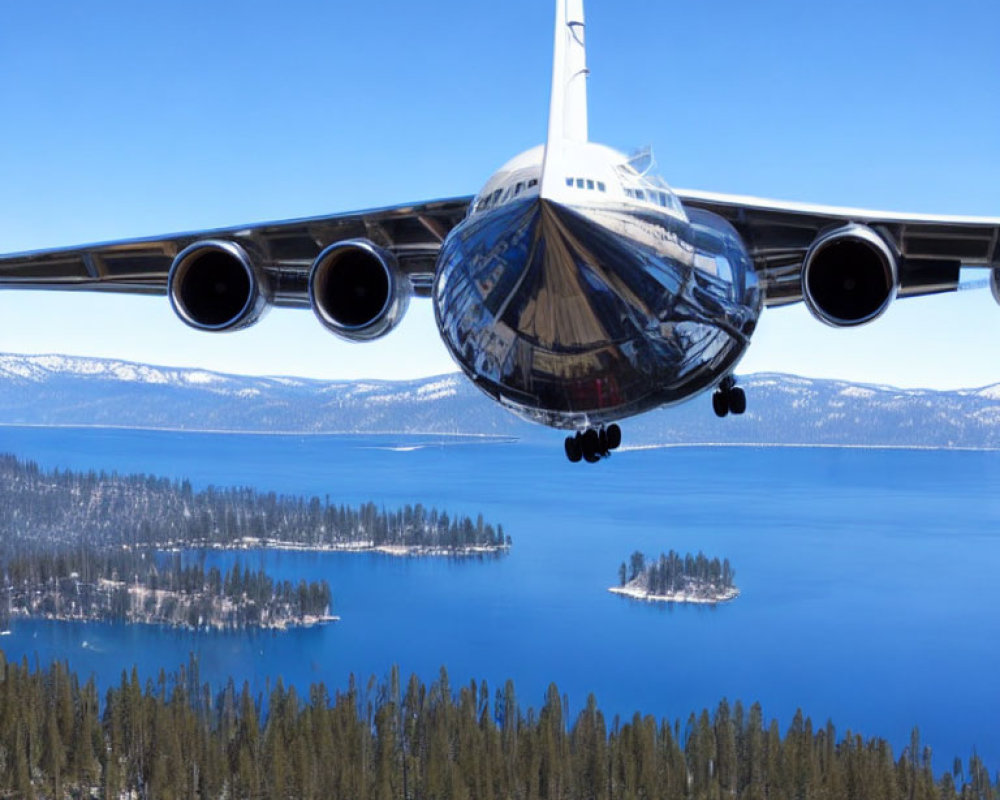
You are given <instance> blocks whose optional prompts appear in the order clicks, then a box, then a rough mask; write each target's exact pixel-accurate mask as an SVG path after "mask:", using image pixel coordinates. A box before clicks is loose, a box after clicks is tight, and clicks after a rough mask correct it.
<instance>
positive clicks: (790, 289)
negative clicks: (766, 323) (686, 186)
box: [676, 190, 1000, 306]
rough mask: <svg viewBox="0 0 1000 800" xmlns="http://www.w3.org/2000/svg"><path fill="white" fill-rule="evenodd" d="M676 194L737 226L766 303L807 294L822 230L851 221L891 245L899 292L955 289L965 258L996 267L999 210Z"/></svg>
mask: <svg viewBox="0 0 1000 800" xmlns="http://www.w3.org/2000/svg"><path fill="white" fill-rule="evenodd" d="M676 194H677V196H678V197H679V198H680V200H681V202H682V203H683V204H684V206H685V207H686V208H689V209H691V208H694V209H703V210H705V211H711V212H713V213H715V214H718V215H719V216H721V217H723V218H724V219H726V220H728V221H729V222H730V223H732V225H733V226H734V227H735V228H736V230H737V231H739V233H740V235H741V236H742V237H743V240H744V241H745V242H746V244H747V246H748V248H749V251H750V255H751V257H752V258H753V260H754V264H755V267H756V271H757V274H758V276H760V278H761V280H762V283H763V287H764V296H765V303H766V304H767V305H769V306H780V305H786V304H788V303H795V302H798V301H800V300H803V299H807V298H806V297H804V280H803V268H804V266H805V264H806V259H807V256H808V255H809V254H810V252H811V251H812V250H813V248H814V245H815V244H816V243H817V242H818V241H820V239H821V237H824V236H825V235H827V234H830V233H833V232H836V231H838V230H846V229H847V228H848V227H849V226H854V227H855V228H856V230H857V231H858V233H859V234H864V233H865V232H867V231H871V232H874V233H875V234H876V235H877V236H878V237H879V239H881V240H882V241H884V242H885V244H886V246H887V247H888V248H889V250H890V251H892V255H893V256H894V257H895V261H896V267H897V278H898V286H897V295H898V296H899V297H910V296H915V295H921V294H933V293H935V292H947V291H953V290H955V289H956V288H958V283H959V269H960V268H961V267H963V266H964V267H985V268H991V267H992V268H993V269H994V270H1000V217H955V216H929V215H923V214H896V213H892V212H882V211H867V210H863V209H856V208H839V207H834V206H816V205H808V204H803V203H787V202H782V201H777V200H763V199H760V198H756V197H744V196H739V195H726V194H715V193H712V192H700V191H690V190H679V191H676ZM872 242H873V244H874V246H878V244H879V243H878V241H876V240H874V239H873V240H872ZM996 274H997V273H994V276H993V277H992V279H991V280H992V283H993V286H994V292H995V293H996V292H997V278H996ZM997 299H998V302H1000V296H998V298H997Z"/></svg>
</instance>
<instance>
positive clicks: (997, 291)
mask: <svg viewBox="0 0 1000 800" xmlns="http://www.w3.org/2000/svg"><path fill="white" fill-rule="evenodd" d="M990 291H991V292H992V293H993V299H994V300H996V301H997V304H998V305H1000V267H994V268H993V269H991V270H990Z"/></svg>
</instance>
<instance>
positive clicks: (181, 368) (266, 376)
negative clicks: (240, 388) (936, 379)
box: [0, 351, 1000, 409]
mask: <svg viewBox="0 0 1000 800" xmlns="http://www.w3.org/2000/svg"><path fill="white" fill-rule="evenodd" d="M6 358H16V359H24V360H30V359H46V358H58V359H67V360H68V359H77V360H81V361H100V362H106V363H118V364H127V365H129V366H135V367H149V368H152V369H157V370H175V371H178V372H204V373H208V374H211V375H219V376H224V377H229V378H248V379H261V380H278V381H281V380H293V381H302V382H304V383H314V384H315V383H319V384H351V383H386V384H402V383H429V382H433V381H435V380H439V379H441V378H451V377H455V378H458V379H459V380H462V381H468V378H467V377H466V376H465V374H464V373H463V372H462V371H461V370H460V369H458V368H456V369H454V370H451V371H448V372H438V373H435V374H432V375H422V376H418V377H414V378H385V377H358V378H317V377H314V376H308V375H295V374H291V373H249V372H233V371H227V370H224V369H216V368H210V367H197V366H194V367H192V366H186V365H181V364H164V363H154V362H150V361H137V360H134V359H129V358H114V357H107V356H87V355H75V354H72V353H54V352H49V353H12V352H3V351H0V360H3V359H6ZM734 374H735V375H736V376H737V378H741V379H753V378H760V377H767V376H777V377H784V378H796V379H802V380H808V381H823V382H828V383H843V384H848V385H851V386H865V387H872V388H877V389H891V390H895V391H901V392H935V393H939V394H949V393H976V392H981V391H982V390H984V389H992V388H993V387H1000V381H996V382H993V383H986V384H979V385H972V386H960V387H955V388H938V387H934V386H898V385H896V384H893V383H885V382H877V381H864V380H852V379H849V378H838V377H828V376H821V375H804V374H802V373H798V372H785V371H782V370H755V371H753V372H741V371H739V370H737V371H736V372H735V373H734ZM469 385H470V386H472V383H471V382H469ZM702 396H704V397H707V396H708V394H707V393H704V394H703V395H695V397H694V398H691V399H690V400H687V401H685V402H684V403H681V404H679V405H687V404H688V403H690V402H697V398H698V397H702ZM671 407H673V406H664V407H663V408H668V409H669V408H671Z"/></svg>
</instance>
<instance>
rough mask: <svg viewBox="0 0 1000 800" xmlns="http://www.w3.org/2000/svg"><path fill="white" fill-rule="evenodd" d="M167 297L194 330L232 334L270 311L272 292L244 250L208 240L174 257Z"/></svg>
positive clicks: (261, 271) (265, 278)
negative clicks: (230, 332)
mask: <svg viewBox="0 0 1000 800" xmlns="http://www.w3.org/2000/svg"><path fill="white" fill-rule="evenodd" d="M167 296H168V297H169V298H170V305H171V306H172V307H173V309H174V312H175V313H176V314H177V316H178V317H180V318H181V320H182V321H184V322H185V323H187V324H188V325H190V326H191V327H192V328H195V329H197V330H200V331H212V332H219V331H235V330H241V329H243V328H248V327H250V326H251V325H253V324H254V323H256V322H257V321H258V320H260V318H261V317H262V316H263V315H264V313H265V312H266V311H267V310H268V308H269V306H270V298H271V289H270V285H269V281H268V278H267V276H266V275H265V274H264V272H263V270H261V269H260V268H259V267H258V266H256V264H255V262H254V261H253V260H252V259H251V258H250V256H249V255H247V252H246V251H245V250H244V249H243V248H242V247H240V246H239V245H238V244H234V243H233V242H227V241H224V240H219V239H209V240H206V241H201V242H195V243H194V244H192V245H190V246H188V247H186V248H184V249H183V250H182V251H181V252H180V253H178V254H177V258H175V259H174V262H173V265H172V266H171V267H170V272H169V273H168V275H167Z"/></svg>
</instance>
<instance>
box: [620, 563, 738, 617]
mask: <svg viewBox="0 0 1000 800" xmlns="http://www.w3.org/2000/svg"><path fill="white" fill-rule="evenodd" d="M735 575H736V573H735V572H733V569H732V567H731V566H730V564H729V559H728V558H725V559H723V560H722V561H719V559H718V558H712V559H709V558H707V557H706V556H705V554H704V553H702V552H700V551H699V553H698V555H696V556H692V555H691V554H690V553H688V554H687V555H685V556H683V557H681V555H680V554H678V553H676V552H674V551H673V550H671V551H670V552H669V553H665V554H663V553H661V554H660V557H659V559H648V558H647V557H646V556H645V555H644V554H643V553H641V552H639V551H638V550H636V551H635V552H634V553H632V555H631V556H630V557H629V560H628V563H627V564H626V563H625V562H624V561H623V562H622V563H621V565H620V566H619V567H618V585H617V586H612V587H611V588H610V589H608V591H609V592H613V593H615V594H620V595H624V596H625V597H632V598H635V599H637V600H652V601H654V602H661V603H709V604H715V603H723V602H725V601H727V600H732V599H733V598H735V597H737V596H738V595H739V593H740V591H739V589H737V588H736V586H735V585H734V584H733V579H734V577H735Z"/></svg>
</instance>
